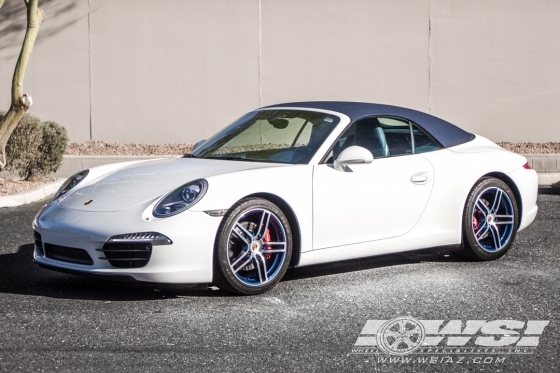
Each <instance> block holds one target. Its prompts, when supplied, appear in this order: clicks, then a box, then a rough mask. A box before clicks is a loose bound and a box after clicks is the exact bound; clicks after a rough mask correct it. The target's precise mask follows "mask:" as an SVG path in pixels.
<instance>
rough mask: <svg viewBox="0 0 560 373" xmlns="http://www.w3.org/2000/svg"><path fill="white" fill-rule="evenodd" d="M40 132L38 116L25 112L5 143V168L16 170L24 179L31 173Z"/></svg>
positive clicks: (37, 152) (37, 151) (39, 142)
mask: <svg viewBox="0 0 560 373" xmlns="http://www.w3.org/2000/svg"><path fill="white" fill-rule="evenodd" d="M41 132H42V131H41V120H40V119H39V118H37V117H34V116H32V115H29V114H26V115H25V116H24V117H23V118H22V119H21V121H20V122H19V124H18V125H17V127H16V128H15V129H14V132H12V135H11V136H10V138H9V140H8V143H7V144H6V158H7V162H6V170H8V171H12V172H16V173H17V174H18V175H19V176H20V177H22V178H24V179H28V178H29V177H30V176H31V175H32V164H33V162H34V160H35V158H36V157H37V155H38V154H39V146H40V145H41V135H42V133H41Z"/></svg>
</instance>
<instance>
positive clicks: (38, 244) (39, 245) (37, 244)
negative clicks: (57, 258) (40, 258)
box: [33, 231, 45, 255]
mask: <svg viewBox="0 0 560 373" xmlns="http://www.w3.org/2000/svg"><path fill="white" fill-rule="evenodd" d="M33 238H34V240H35V248H36V249H37V252H39V254H41V255H45V252H44V251H43V239H42V238H41V235H40V234H39V233H37V232H35V231H33Z"/></svg>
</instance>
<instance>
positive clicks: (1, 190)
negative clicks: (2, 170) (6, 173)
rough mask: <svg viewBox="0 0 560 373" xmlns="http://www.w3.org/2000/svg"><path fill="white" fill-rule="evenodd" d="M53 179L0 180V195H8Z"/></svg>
mask: <svg viewBox="0 0 560 373" xmlns="http://www.w3.org/2000/svg"><path fill="white" fill-rule="evenodd" d="M51 181H53V180H52V179H48V180H40V181H22V180H4V181H0V196H8V195H11V194H16V193H20V192H24V191H26V190H29V189H33V188H35V187H38V186H39V185H43V184H46V183H49V182H51Z"/></svg>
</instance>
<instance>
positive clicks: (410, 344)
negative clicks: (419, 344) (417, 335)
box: [402, 336, 415, 348]
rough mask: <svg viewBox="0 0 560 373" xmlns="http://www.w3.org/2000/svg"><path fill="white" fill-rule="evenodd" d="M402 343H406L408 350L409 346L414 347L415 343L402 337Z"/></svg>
mask: <svg viewBox="0 0 560 373" xmlns="http://www.w3.org/2000/svg"><path fill="white" fill-rule="evenodd" d="M402 341H403V342H404V343H406V347H408V348H410V346H414V345H415V343H414V342H412V341H411V340H410V338H408V337H407V336H403V337H402Z"/></svg>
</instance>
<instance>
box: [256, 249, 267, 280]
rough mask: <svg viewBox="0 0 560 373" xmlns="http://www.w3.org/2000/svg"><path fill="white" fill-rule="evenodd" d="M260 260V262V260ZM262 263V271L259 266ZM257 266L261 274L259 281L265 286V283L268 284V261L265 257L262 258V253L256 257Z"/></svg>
mask: <svg viewBox="0 0 560 373" xmlns="http://www.w3.org/2000/svg"><path fill="white" fill-rule="evenodd" d="M258 259H260V260H258ZM261 261H262V267H263V268H262V270H261V266H260V265H259V264H260V263H259V262H261ZM255 266H256V267H257V271H258V272H259V279H260V281H261V283H262V284H264V283H265V282H268V274H267V273H266V272H267V270H266V261H265V259H264V257H263V256H262V254H261V253H257V256H256V257H255Z"/></svg>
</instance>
